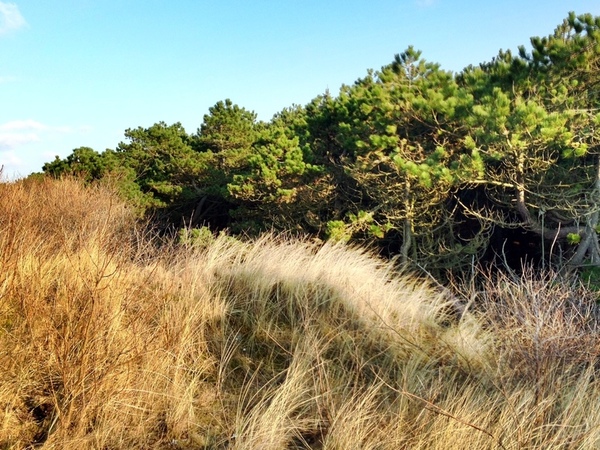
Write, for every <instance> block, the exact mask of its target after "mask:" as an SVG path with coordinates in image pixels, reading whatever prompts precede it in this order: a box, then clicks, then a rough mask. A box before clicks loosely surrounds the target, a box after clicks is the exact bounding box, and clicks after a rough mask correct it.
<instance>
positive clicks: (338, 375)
mask: <svg viewBox="0 0 600 450" xmlns="http://www.w3.org/2000/svg"><path fill="white" fill-rule="evenodd" d="M133 217H134V216H133V214H132V213H130V211H129V210H128V209H127V207H126V206H125V205H124V204H123V203H121V202H120V201H118V200H116V197H115V196H113V195H112V194H111V193H110V192H108V191H107V190H105V189H102V188H95V187H87V188H84V187H82V185H81V184H80V183H78V182H76V181H73V180H63V181H49V180H43V181H41V182H29V183H26V182H17V183H3V184H0V367H2V368H3V369H2V371H0V448H4V449H20V448H32V447H36V448H42V449H50V448H61V449H82V448H90V449H130V448H165V449H166V448H180V449H224V448H231V449H259V448H260V449H267V450H268V449H273V450H279V449H300V448H310V449H340V450H341V449H344V450H346V449H403V448H406V449H436V448H438V449H464V448H470V449H497V448H504V449H532V448H561V449H580V448H597V447H598V446H600V426H599V425H598V424H600V403H599V402H598V398H600V384H599V383H600V382H599V380H598V376H597V375H598V370H599V369H598V368H597V364H596V360H597V359H598V356H599V355H600V347H599V344H598V342H600V341H599V340H598V337H599V336H598V330H597V325H596V316H595V303H594V298H593V296H592V295H591V294H590V293H589V292H587V291H585V290H582V289H580V288H577V287H573V286H569V285H565V283H561V282H560V280H559V279H558V278H557V277H556V276H551V275H548V276H547V277H545V278H544V277H534V276H533V274H529V275H528V276H527V275H526V276H524V277H522V278H520V279H513V278H510V277H509V276H501V275H497V276H495V277H491V276H490V277H489V279H488V283H487V287H486V289H485V290H483V291H476V290H474V289H473V290H471V291H470V292H469V295H470V296H471V299H472V303H471V304H470V305H469V308H468V309H467V310H466V312H465V313H464V314H463V315H462V317H454V316H451V315H450V314H449V313H448V311H451V310H452V308H448V305H449V300H448V298H446V297H445V296H444V295H443V294H442V293H440V292H438V291H437V290H436V289H434V288H433V287H431V286H429V285H427V284H426V283H423V282H421V281H418V280H416V279H415V278H411V277H409V276H407V275H402V274H398V272H397V270H396V269H395V267H394V266H393V264H392V263H389V262H384V261H382V260H380V259H378V258H375V257H374V256H372V255H370V254H368V253H367V252H366V251H363V250H360V249H356V248H350V247H344V246H341V245H321V246H316V245H315V244H311V243H307V242H302V241H298V240H292V239H284V238H275V237H273V236H267V237H263V238H261V239H259V240H257V241H254V242H250V243H245V242H241V241H239V240H235V239H232V238H228V237H226V236H220V237H218V238H216V239H214V241H212V242H210V243H209V244H208V245H205V246H201V247H196V248H194V247H193V246H187V247H186V246H177V245H164V244H163V245H162V246H161V247H160V251H157V250H156V249H155V248H156V246H155V245H154V244H153V242H152V240H151V239H150V238H149V237H148V236H147V235H144V233H142V232H141V231H140V229H139V228H138V227H137V225H136V223H135V222H134V219H133ZM166 247H168V248H166Z"/></svg>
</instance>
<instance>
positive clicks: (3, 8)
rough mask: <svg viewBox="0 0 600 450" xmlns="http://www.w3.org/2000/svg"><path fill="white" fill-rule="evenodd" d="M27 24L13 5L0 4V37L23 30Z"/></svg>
mask: <svg viewBox="0 0 600 450" xmlns="http://www.w3.org/2000/svg"><path fill="white" fill-rule="evenodd" d="M25 25H27V22H26V21H25V19H24V18H23V16H22V15H21V13H20V11H19V7H18V6H17V5H15V4H14V3H5V2H0V35H3V34H7V33H10V32H11V31H16V30H18V29H19V28H23V27H24V26H25Z"/></svg>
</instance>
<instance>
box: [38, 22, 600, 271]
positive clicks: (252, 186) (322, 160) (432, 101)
mask: <svg viewBox="0 0 600 450" xmlns="http://www.w3.org/2000/svg"><path fill="white" fill-rule="evenodd" d="M599 94H600V17H593V16H592V15H589V14H584V15H579V16H577V15H575V14H574V13H570V14H569V16H568V18H567V19H565V20H564V22H563V23H562V24H561V25H559V26H558V27H557V28H556V30H555V31H554V33H553V34H551V35H549V36H547V37H542V38H539V37H534V38H532V39H531V48H530V49H526V48H525V47H520V48H519V51H518V54H513V53H512V52H511V51H501V52H500V53H499V54H498V55H497V56H496V57H494V58H493V59H492V60H491V61H490V62H485V63H482V64H480V65H479V66H470V67H467V68H465V69H464V70H462V71H461V72H460V73H456V74H453V73H451V72H448V71H445V70H443V69H442V68H440V66H439V65H438V64H434V63H431V62H427V61H426V60H425V59H423V58H422V57H421V53H420V52H419V51H416V50H415V49H413V48H412V47H409V48H408V49H407V50H406V51H405V52H403V53H402V54H399V55H396V57H395V58H394V60H393V61H392V62H391V63H390V64H388V65H386V66H384V67H382V68H381V69H380V70H378V71H374V70H370V71H368V73H367V75H366V76H364V77H363V78H361V79H359V80H357V81H356V82H355V83H354V84H353V85H351V86H343V87H342V88H341V89H340V91H339V94H338V95H337V96H332V95H331V94H330V93H329V92H326V93H325V94H324V95H320V96H318V97H316V98H315V99H314V100H313V101H311V102H310V103H309V104H307V105H305V106H292V107H290V108H287V109H284V110H283V111H281V112H280V113H278V114H276V115H275V116H274V117H273V119H272V120H271V121H269V122H258V121H257V120H256V116H255V114H253V113H252V112H250V111H248V110H246V109H244V108H242V107H239V106H237V105H235V104H233V103H232V102H231V101H229V100H226V101H222V102H218V103H217V104H216V105H215V106H213V107H212V108H210V110H209V113H208V114H206V115H205V116H204V120H203V122H202V124H201V125H200V127H199V129H198V130H197V131H196V132H195V133H192V134H188V133H187V132H186V131H185V130H184V129H183V127H182V126H181V124H179V123H176V124H173V125H168V124H166V123H163V122H159V123H156V124H154V125H153V126H151V127H149V128H142V127H139V128H135V129H128V130H127V131H126V132H125V137H126V141H125V142H121V143H120V144H119V145H118V146H117V148H116V149H115V150H106V151H105V152H102V153H98V152H96V151H94V150H93V149H90V148H85V147H82V148H78V149H75V150H74V151H73V153H72V154H71V155H69V156H68V157H67V158H65V159H60V158H58V157H57V159H56V160H55V161H53V162H49V163H47V164H45V165H44V168H43V170H44V172H45V173H47V174H50V175H53V176H62V175H64V174H79V175H81V176H83V177H85V178H86V179H87V180H88V181H91V180H96V179H111V180H113V181H114V182H115V183H116V186H117V187H118V189H119V190H120V192H121V193H122V194H123V195H125V196H126V197H127V198H129V199H131V200H133V201H134V202H135V204H136V205H137V207H138V208H140V210H141V211H146V212H151V213H152V214H153V215H154V217H156V218H159V219H160V220H162V221H163V223H171V224H174V226H175V227H181V226H183V225H187V226H192V227H201V226H208V227H210V229H212V230H220V229H225V228H227V229H229V230H230V232H232V233H234V234H238V233H239V234H244V235H250V236H253V235H258V234H259V233H261V232H264V231H266V230H267V231H271V230H276V231H288V232H292V233H296V234H298V235H309V236H313V237H317V238H319V239H323V240H325V239H329V240H334V241H350V242H360V243H369V244H371V245H373V246H375V247H377V248H379V249H380V251H381V252H382V253H384V254H387V255H397V256H398V257H399V258H400V259H401V261H402V262H404V263H409V264H412V265H413V267H419V268H421V269H424V270H426V271H429V272H431V273H438V274H439V273H443V272H444V271H446V270H448V269H453V270H455V271H456V270H458V271H461V270H463V269H465V268H466V267H472V266H473V265H474V261H480V260H482V259H487V260H491V259H493V258H496V257H499V258H500V259H501V260H503V261H504V262H507V263H508V264H509V265H510V264H512V260H513V259H515V260H516V261H517V263H516V264H517V265H519V264H520V262H519V261H520V260H521V259H523V258H529V261H531V260H532V259H534V260H537V261H538V262H541V263H542V264H544V265H545V264H550V265H553V266H555V267H560V268H565V267H572V268H580V267H583V266H591V267H594V266H598V265H599V264H600V246H599V244H598V236H597V233H598V231H599V230H600V223H599V217H598V211H599V205H600V164H599V161H600V160H599V158H600V147H599V142H600V131H599V130H600V113H599V112H598V111H599V107H600V104H599V103H600V95H599ZM528 244H532V249H530V250H522V249H524V248H525V249H528V248H530V246H529V245H528ZM515 252H516V253H515ZM511 253H513V254H511Z"/></svg>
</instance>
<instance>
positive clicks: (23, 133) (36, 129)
mask: <svg viewBox="0 0 600 450" xmlns="http://www.w3.org/2000/svg"><path fill="white" fill-rule="evenodd" d="M72 131H73V129H72V128H71V127H68V126H51V125H46V124H43V123H41V122H38V121H35V120H31V119H28V120H11V121H10V122H5V123H3V124H0V151H3V150H12V149H14V148H16V147H18V146H21V145H24V144H28V143H30V142H39V141H41V140H42V139H43V138H45V137H49V135H52V134H56V133H59V134H65V133H71V132H72Z"/></svg>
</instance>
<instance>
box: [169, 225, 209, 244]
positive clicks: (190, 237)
mask: <svg viewBox="0 0 600 450" xmlns="http://www.w3.org/2000/svg"><path fill="white" fill-rule="evenodd" d="M178 238H179V239H178V242H179V244H181V245H185V246H186V247H195V248H201V249H203V248H208V247H209V246H210V245H211V244H212V243H213V242H214V241H215V235H214V234H213V232H212V230H211V229H210V228H209V227H200V228H182V229H180V230H179V234H178Z"/></svg>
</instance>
